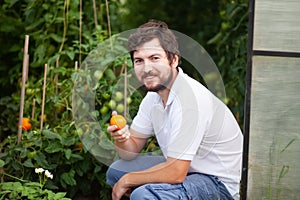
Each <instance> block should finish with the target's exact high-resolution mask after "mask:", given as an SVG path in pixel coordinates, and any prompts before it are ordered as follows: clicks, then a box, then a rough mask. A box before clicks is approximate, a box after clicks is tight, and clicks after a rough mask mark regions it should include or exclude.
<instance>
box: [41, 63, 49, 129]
mask: <svg viewBox="0 0 300 200" xmlns="http://www.w3.org/2000/svg"><path fill="white" fill-rule="evenodd" d="M47 67H48V65H47V64H45V71H44V86H43V99H42V113H41V126H40V129H41V131H42V130H43V124H44V108H45V96H46V83H47Z"/></svg>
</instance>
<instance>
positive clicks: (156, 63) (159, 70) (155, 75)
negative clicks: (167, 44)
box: [133, 39, 177, 92]
mask: <svg viewBox="0 0 300 200" xmlns="http://www.w3.org/2000/svg"><path fill="white" fill-rule="evenodd" d="M133 65H134V71H135V74H136V76H137V79H138V80H139V81H140V82H141V83H142V84H144V86H145V88H146V89H147V90H148V91H154V92H158V91H161V90H164V89H166V88H167V87H168V86H169V83H170V82H171V81H172V79H173V70H174V66H175V67H176V66H177V63H176V62H172V63H171V64H170V62H169V60H168V58H167V55H166V52H165V51H164V49H163V48H162V47H161V45H160V43H159V40H158V39H153V40H151V41H149V42H146V43H144V44H142V45H141V46H139V47H138V48H137V49H136V51H135V52H134V54H133Z"/></svg>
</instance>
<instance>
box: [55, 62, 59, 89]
mask: <svg viewBox="0 0 300 200" xmlns="http://www.w3.org/2000/svg"><path fill="white" fill-rule="evenodd" d="M58 66H59V58H57V59H56V61H55V67H56V69H57V68H58ZM55 94H58V72H56V74H55Z"/></svg>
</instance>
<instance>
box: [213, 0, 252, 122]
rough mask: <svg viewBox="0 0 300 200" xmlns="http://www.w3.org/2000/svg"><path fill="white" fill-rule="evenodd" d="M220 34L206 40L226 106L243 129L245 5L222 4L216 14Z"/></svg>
mask: <svg viewBox="0 0 300 200" xmlns="http://www.w3.org/2000/svg"><path fill="white" fill-rule="evenodd" d="M219 15H220V16H219V18H220V19H221V20H222V22H221V24H220V29H219V32H218V33H217V34H216V35H215V36H214V37H212V38H211V39H210V40H208V42H207V45H209V46H211V47H213V48H214V50H213V58H214V60H216V63H217V66H218V67H219V69H220V72H221V75H222V78H223V80H224V84H225V89H226V103H227V105H228V106H229V107H230V108H231V110H232V111H233V113H234V114H235V116H236V119H237V120H238V122H239V124H240V125H241V126H243V118H244V97H245V84H246V80H245V77H246V66H247V41H248V40H247V39H248V34H247V32H248V4H247V1H245V0H241V1H236V2H229V3H224V5H223V6H221V9H220V12H219Z"/></svg>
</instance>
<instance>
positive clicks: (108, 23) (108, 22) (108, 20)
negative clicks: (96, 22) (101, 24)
mask: <svg viewBox="0 0 300 200" xmlns="http://www.w3.org/2000/svg"><path fill="white" fill-rule="evenodd" d="M105 6H106V15H107V25H108V34H109V42H110V49H111V50H113V45H112V38H111V28H110V17H109V8H108V1H107V0H105Z"/></svg>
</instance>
